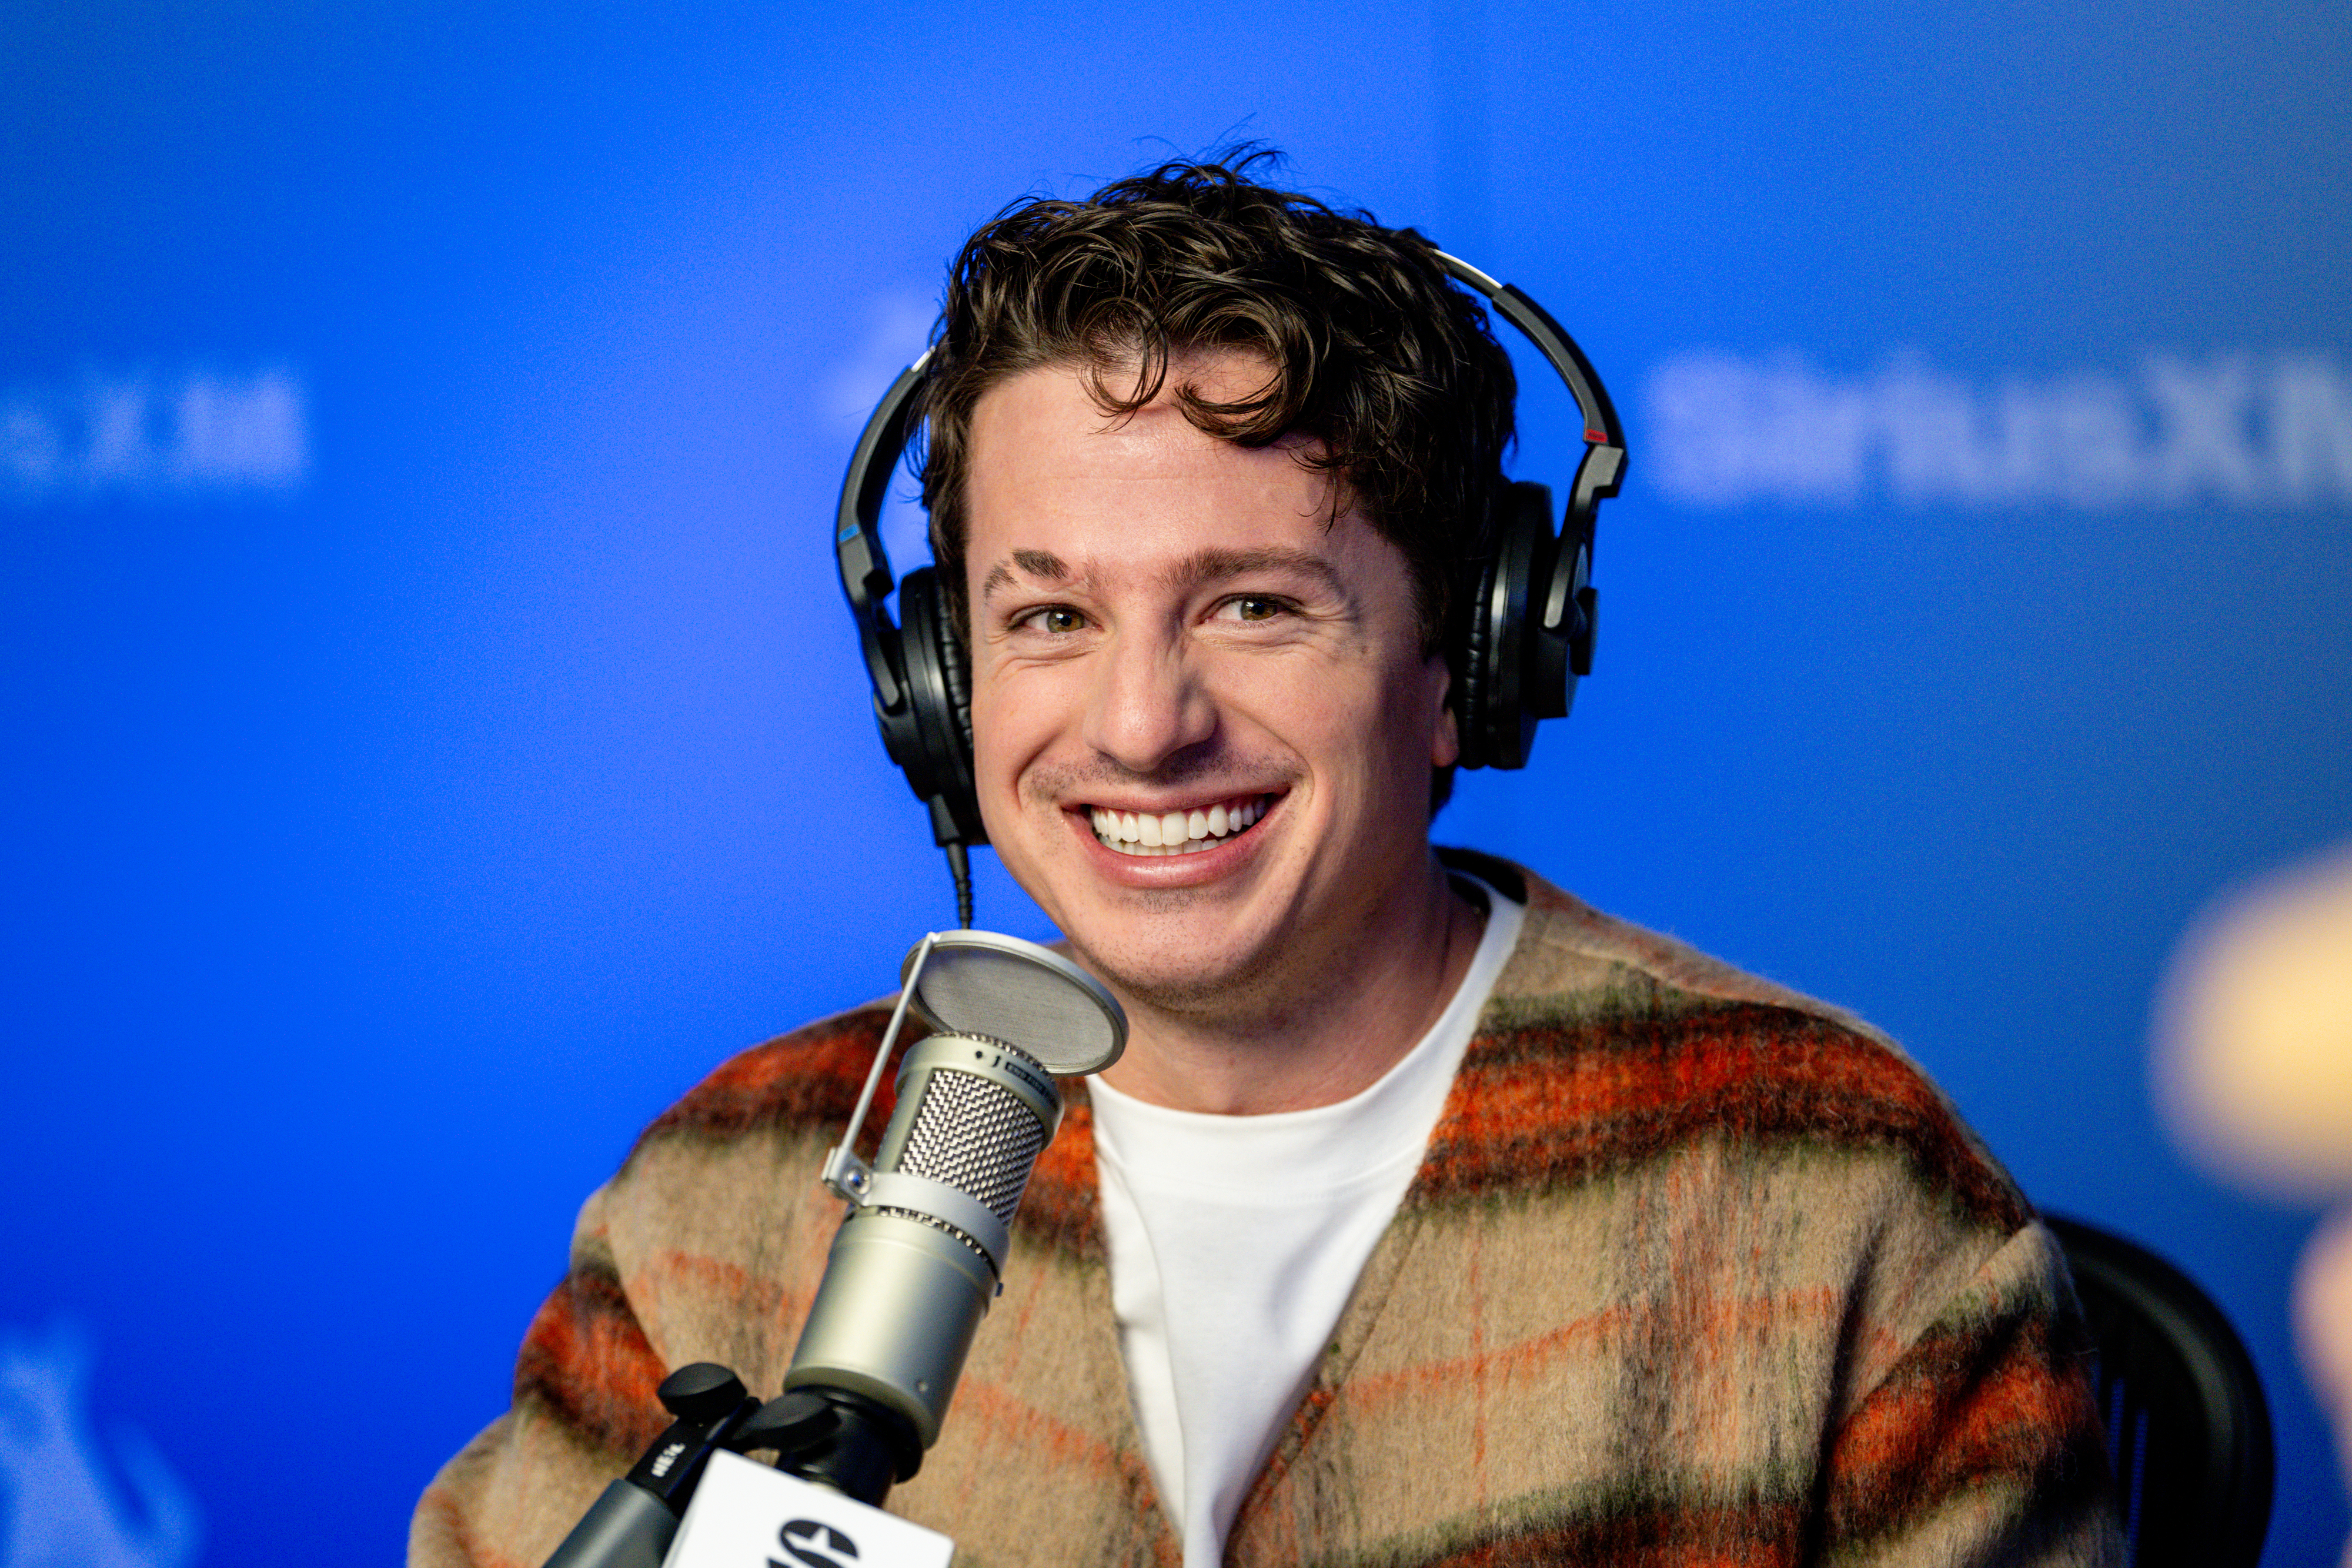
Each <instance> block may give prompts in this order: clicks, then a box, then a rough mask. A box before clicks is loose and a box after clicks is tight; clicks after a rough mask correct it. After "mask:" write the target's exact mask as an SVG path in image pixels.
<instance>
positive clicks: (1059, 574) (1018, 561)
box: [980, 549, 1077, 599]
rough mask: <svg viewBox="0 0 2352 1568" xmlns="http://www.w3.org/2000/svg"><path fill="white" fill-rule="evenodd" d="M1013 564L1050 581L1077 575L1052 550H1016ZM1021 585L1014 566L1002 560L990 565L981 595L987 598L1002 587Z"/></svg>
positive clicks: (1060, 580) (983, 580) (1068, 578)
mask: <svg viewBox="0 0 2352 1568" xmlns="http://www.w3.org/2000/svg"><path fill="white" fill-rule="evenodd" d="M1013 566H1017V567H1019V568H1020V569H1021V570H1024V571H1025V572H1027V573H1028V574H1029V575H1030V576H1032V577H1039V578H1044V579H1045V580H1046V581H1048V582H1067V581H1069V580H1070V579H1071V578H1073V577H1075V576H1076V575H1077V574H1076V573H1075V572H1073V571H1072V570H1070V569H1069V567H1068V566H1067V565H1066V564H1065V563H1064V562H1063V560H1062V558H1061V557H1060V556H1057V555H1055V554H1054V552H1053V551H1051V550H1042V549H1017V550H1014V551H1013ZM1019 586H1020V583H1019V582H1017V581H1016V580H1014V579H1013V570H1012V567H1008V566H1006V565H1005V564H1004V563H1003V561H1001V560H1000V561H998V562H997V563H996V564H995V565H994V566H992V567H990V568H989V569H988V575H987V576H986V577H985V578H982V580H981V584H980V596H981V597H982V599H986V598H988V597H989V596H990V595H991V594H992V593H994V592H995V591H997V590H998V589H1000V588H1018V587H1019Z"/></svg>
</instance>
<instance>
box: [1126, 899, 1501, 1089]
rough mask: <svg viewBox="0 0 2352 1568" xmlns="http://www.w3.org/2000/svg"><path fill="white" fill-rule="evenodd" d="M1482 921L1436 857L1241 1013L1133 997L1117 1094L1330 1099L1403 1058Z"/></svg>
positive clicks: (1442, 1003) (1460, 971)
mask: <svg viewBox="0 0 2352 1568" xmlns="http://www.w3.org/2000/svg"><path fill="white" fill-rule="evenodd" d="M1483 929H1484V920H1483V917H1482V916H1481V915H1480V914H1479V912H1478V911H1477V910H1476V909H1475V908H1474V907H1472V905H1471V904H1469V903H1468V902H1467V901H1466V900H1465V899H1464V898H1463V897H1462V895H1461V894H1458V893H1456V892H1455V891H1454V887H1453V884H1452V883H1451V881H1450V880H1449V879H1448V878H1447V876H1446V874H1445V873H1444V870H1443V869H1442V868H1440V867H1439V866H1438V865H1437V864H1436V862H1435V861H1434V859H1432V860H1431V862H1429V873H1428V876H1427V877H1426V879H1425V880H1421V879H1416V880H1415V881H1414V882H1413V883H1411V884H1409V885H1408V886H1406V887H1404V888H1402V889H1401V890H1400V895H1399V896H1398V897H1396V898H1394V899H1391V900H1385V901H1383V903H1382V904H1381V907H1380V908H1379V909H1378V910H1377V911H1375V912H1374V914H1373V916H1372V918H1370V919H1369V920H1367V921H1366V922H1365V924H1364V925H1363V926H1362V927H1361V928H1360V930H1359V931H1358V932H1356V933H1354V934H1353V938H1354V939H1353V940H1351V941H1349V943H1347V944H1346V945H1345V946H1346V948H1347V951H1346V952H1345V953H1344V955H1335V957H1336V959H1337V961H1334V962H1327V963H1322V964H1318V966H1316V967H1315V968H1316V969H1317V970H1319V973H1309V974H1307V975H1305V976H1303V977H1302V983H1299V984H1297V985H1294V986H1291V987H1286V988H1284V989H1285V992H1286V994H1285V995H1282V996H1280V997H1279V998H1275V997H1269V998H1267V999H1266V1000H1265V1005H1264V1006H1263V1007H1261V1008H1258V1009H1253V1010H1252V1012H1251V1014H1250V1016H1249V1017H1248V1018H1246V1019H1235V1018H1234V1017H1231V1016H1228V1017H1224V1018H1220V1019H1213V1020H1205V1019H1199V1018H1197V1017H1192V1016H1189V1015H1184V1014H1177V1013H1171V1012H1168V1011H1165V1010H1162V1009H1156V1008H1153V1007H1151V1006H1150V1005H1149V1004H1148V1003H1138V1002H1132V1001H1130V1002H1129V1006H1128V1015H1129V1017H1128V1024H1129V1030H1128V1043H1127V1051H1126V1054H1125V1055H1124V1056H1122V1057H1121V1058H1120V1059H1119V1061H1118V1064H1117V1065H1116V1066H1114V1067H1112V1068H1111V1069H1110V1070H1109V1071H1107V1072H1105V1073H1104V1075H1103V1076H1104V1077H1105V1079H1106V1080H1108V1082H1109V1083H1110V1084H1111V1086H1112V1087H1113V1088H1115V1089H1118V1091H1119V1092H1121V1093H1125V1094H1131V1095H1133V1096H1134V1097H1135V1098H1137V1099H1139V1100H1142V1101H1145V1102H1147V1103H1151V1104H1155V1105H1164V1106H1168V1107H1170V1108H1171V1109H1173V1110H1179V1111H1194V1112H1204V1113H1212V1114H1219V1115H1229V1116H1252V1115H1265V1114H1267V1113H1273V1112H1277V1111H1305V1110H1310V1109H1312V1108H1313V1107H1315V1106H1318V1105H1330V1104H1335V1103H1338V1102H1339V1101H1341V1100H1345V1099H1347V1098H1349V1096H1351V1095H1354V1094H1357V1093H1360V1092H1362V1091H1363V1090H1365V1089H1367V1088H1369V1087H1370V1086H1371V1085H1372V1084H1373V1083H1375V1082H1378V1081H1379V1080H1380V1078H1381V1075H1382V1074H1384V1073H1386V1072H1387V1071H1388V1070H1389V1069H1390V1068H1391V1067H1394V1066H1395V1065H1396V1064H1397V1063H1398V1062H1399V1061H1402V1060H1403V1058H1404V1056H1405V1054H1406V1053H1407V1052H1409V1051H1412V1048H1413V1047H1414V1046H1415V1045H1417V1044H1419V1043H1420V1041H1421V1040H1422V1037H1423V1035H1425V1034H1427V1033H1428V1032H1429V1030H1430V1029H1431V1027H1432V1026H1433V1025H1434V1024H1435V1023H1436V1021H1437V1019H1438V1017H1439V1015H1441V1014H1442V1013H1444V1010H1445V1008H1446V1004H1447V1003H1448V1002H1450V1001H1451V1000H1452V999H1453V998H1454V991H1455V990H1456V989H1457V988H1459V987H1460V986H1461V984H1462V977H1463V976H1464V975H1465V974H1466V973H1468V971H1469V968H1470V963H1471V960H1472V958H1473V957H1474V956H1475V955H1476V953H1477V950H1478V939H1479V936H1481V934H1482V932H1483Z"/></svg>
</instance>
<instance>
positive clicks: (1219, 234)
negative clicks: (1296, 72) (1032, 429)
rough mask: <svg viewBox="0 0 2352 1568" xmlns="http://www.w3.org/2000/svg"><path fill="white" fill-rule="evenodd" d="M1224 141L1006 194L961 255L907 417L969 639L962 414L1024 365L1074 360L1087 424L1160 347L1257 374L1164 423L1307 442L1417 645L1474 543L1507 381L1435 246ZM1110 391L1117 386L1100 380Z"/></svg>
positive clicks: (1116, 400) (1193, 399) (1149, 392)
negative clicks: (1392, 552) (1394, 577)
mask: <svg viewBox="0 0 2352 1568" xmlns="http://www.w3.org/2000/svg"><path fill="white" fill-rule="evenodd" d="M1276 162H1278V156H1277V155H1276V153H1274V152H1271V151H1270V150H1267V149H1264V148H1255V147H1240V148H1234V149H1231V150H1229V151H1228V152H1224V153H1223V154H1219V155H1216V156H1213V158H1211V159H1208V160H1202V161H1190V160H1186V161H1179V162H1168V163H1163V164H1161V165H1160V167H1158V168H1156V169H1153V170H1151V171H1150V172H1149V173H1144V174H1139V175H1136V176H1134V177H1133V178H1130V179H1125V180H1119V181H1117V182H1115V183H1111V184H1108V185H1106V186H1104V187H1103V188H1102V189H1101V190H1099V191H1097V192H1096V193H1094V194H1093V195H1092V196H1090V197H1088V198H1087V199H1086V200H1085V201H1079V202H1067V201H1052V200H1030V201H1024V202H1018V203H1015V204H1013V205H1012V206H1010V207H1007V208H1006V209H1005V210H1004V211H1003V212H1002V213H1000V214H997V216H996V217H995V218H993V219H992V220H991V221H990V222H989V223H988V224H987V225H984V226H983V227H982V229H981V230H980V231H979V232H978V233H977V234H975V235H972V236H971V239H970V240H969V241H967V242H966V243H965V245H964V247H963V250H962V253H961V255H959V256H957V257H956V260H955V265H954V267H952V268H951V269H950V272H949V275H948V288H947V298H946V302H945V304H944V305H943V307H942V308H941V310H940V319H939V323H938V325H937V327H936V328H935V329H933V332H932V340H931V344H932V347H931V357H930V361H929V365H928V366H927V367H926V375H925V380H924V383H923V386H922V389H921V391H920V392H919V396H918V401H917V402H916V405H915V412H914V418H915V420H916V421H917V422H919V423H918V424H917V426H916V427H917V428H918V429H919V430H920V431H922V433H923V440H922V443H921V444H920V445H919V448H918V461H919V473H920V475H921V478H922V486H923V504H924V506H925V507H928V508H929V512H930V517H931V549H932V554H933V556H934V557H935V558H936V559H937V560H938V562H939V567H940V577H941V578H942V579H943V580H944V586H945V587H946V590H947V591H948V593H949V595H950V605H951V606H952V607H953V611H954V614H955V620H956V624H957V626H958V628H959V629H960V630H962V631H964V632H966V633H967V634H968V633H969V632H970V627H971V622H970V614H971V610H970V604H969V600H968V590H967V586H966V583H965V580H964V538H965V531H966V525H967V519H966V517H965V514H964V508H963V489H964V480H965V476H966V473H967V471H968V467H969V465H970V463H971V416H972V410H973V408H974V407H975V406H976V405H977V404H978V403H979V402H980V399H981V397H982V394H983V393H985V392H987V391H988V390H989V388H991V387H992V386H994V385H995V384H996V383H998V382H1001V381H1003V380H1005V379H1007V378H1008V377H1011V376H1014V375H1018V374H1020V373H1021V372H1022V371H1028V370H1034V369H1036V368H1038V367H1040V366H1044V365H1066V364H1076V365H1080V366H1083V367H1085V368H1086V371H1087V381H1088V384H1089V389H1090V391H1091V392H1092V393H1093V395H1094V397H1095V400H1096V401H1097V402H1098V403H1099V404H1100V405H1101V407H1102V409H1103V411H1104V412H1105V413H1108V414H1123V413H1134V412H1135V411H1137V410H1139V409H1140V408H1142V407H1143V406H1144V405H1145V404H1147V403H1149V402H1151V401H1152V399H1153V398H1155V397H1157V396H1158V395H1159V394H1160V390H1161V388H1162V387H1163V385H1164V384H1165V383H1166V381H1167V378H1168V369H1169V361H1170V357H1171V354H1177V353H1181V352H1184V351H1186V350H1198V349H1207V348H1216V349H1238V350H1244V351H1246V352H1248V353H1252V354H1255V355H1256V356H1257V357H1258V358H1260V359H1262V360H1264V361H1265V362H1266V363H1267V365H1269V366H1270V367H1271V369H1272V374H1271V375H1270V377H1269V379H1268V380H1267V381H1266V382H1265V385H1264V386H1263V387H1261V388H1260V389H1259V390H1258V391H1257V392H1256V393H1255V395H1254V396H1251V397H1248V398H1246V399H1244V400H1243V401H1240V402H1211V401H1208V400H1206V399H1204V398H1202V396H1201V395H1200V394H1199V393H1198V392H1196V391H1195V389H1193V388H1192V387H1191V386H1189V385H1180V386H1179V387H1178V388H1177V389H1176V392H1175V397H1176V401H1177V402H1178V403H1179V405H1180V406H1181V408H1182V410H1183V412H1184V416H1185V417H1186V418H1187V419H1188V420H1190V421H1191V422H1192V423H1193V424H1194V425H1195V426H1197V427H1199V428H1200V429H1202V430H1204V431H1207V432H1208V433H1210V434H1213V435H1216V436H1219V437H1221V438H1223V439H1224V440H1227V441H1232V442H1234V443H1237V444H1241V445H1244V446H1264V445H1266V444H1269V443H1271V442H1274V441H1276V440H1277V439H1279V438H1281V437H1283V436H1285V435H1289V434H1304V435H1308V436H1312V437H1314V438H1315V440H1316V442H1317V443H1318V444H1319V452H1318V450H1317V448H1316V447H1312V446H1308V447H1302V448H1301V453H1302V455H1301V458H1300V460H1301V461H1302V462H1305V463H1307V464H1309V465H1312V466H1315V467H1319V468H1324V469H1328V470H1329V471H1331V472H1334V473H1336V474H1337V475H1339V476H1340V478H1341V479H1342V480H1343V481H1344V482H1345V483H1346V485H1347V486H1348V493H1349V497H1350V499H1351V500H1353V501H1354V503H1355V504H1356V505H1357V506H1359V507H1361V508H1362V510H1363V512H1364V515H1365V516H1366V517H1367V519H1368V520H1369V521H1370V523H1371V525H1372V526H1373V527H1374V528H1378V529H1379V530H1380V531H1381V534H1382V535H1383V536H1385V537H1386V538H1388V539H1389V540H1390V541H1391V542H1392V543H1393V544H1395V545H1396V547H1397V548H1398V549H1400V550H1401V551H1402V552H1403V554H1404V557H1405V560H1406V562H1407V564H1408V565H1409V567H1410V568H1411V570H1412V579H1413V583H1414V589H1415V597H1416V601H1417V608H1418V610H1419V612H1420V619H1421V626H1422V636H1423V648H1424V651H1426V652H1430V653H1434V652H1436V651H1437V650H1438V649H1439V648H1440V647H1442V646H1444V645H1445V644H1446V642H1447V638H1446V628H1447V625H1448V621H1449V617H1450V616H1451V615H1453V614H1454V612H1455V608H1456V607H1455V601H1456V599H1457V597H1458V596H1459V595H1458V593H1457V590H1456V583H1457V581H1458V580H1459V579H1460V578H1461V577H1462V575H1463V573H1464V570H1465V564H1464V563H1465V561H1467V560H1470V559H1475V558H1476V557H1477V556H1478V555H1479V553H1480V552H1482V551H1484V550H1485V549H1487V548H1488V543H1487V539H1488V534H1489V527H1488V522H1487V518H1488V515H1489V510H1490V507H1492V505H1493V502H1494V499H1495V497H1496V495H1497V493H1498V492H1499V489H1500V487H1501V486H1502V485H1503V484H1504V479H1503V472H1502V461H1503V454H1504V452H1505V450H1506V448H1507V447H1508V445H1509V444H1510V443H1511V439H1512V403H1513V399H1514V397H1515V395H1516V392H1517V382H1516V380H1515V378H1514V377H1513V375H1512V372H1511V361H1510V359H1509V357H1508V356H1507V355H1506V354H1505V353H1504V351H1503V350H1502V349H1501V347H1500V346H1499V345H1497V344H1496V341H1495V337H1494V333H1493V332H1492V330H1491V329H1489V328H1488V326H1487V324H1486V310H1485V308H1484V307H1483V305H1482V304H1481V303H1479V302H1478V301H1476V300H1475V299H1473V298H1471V297H1470V296H1469V295H1467V294H1465V293H1464V292H1463V291H1462V290H1461V289H1459V288H1457V287H1454V284H1453V283H1452V281H1451V280H1450V279H1449V278H1448V277H1446V275H1445V271H1444V267H1442V266H1441V265H1440V264H1439V262H1438V260H1437V258H1436V247H1435V246H1433V245H1432V244H1431V243H1430V241H1429V240H1428V239H1427V238H1425V237H1424V236H1423V235H1420V234H1418V233H1416V232H1415V231H1413V230H1412V229H1390V228H1382V227H1381V226H1380V225H1378V224H1377V223H1375V222H1373V221H1372V218H1371V215H1370V214H1368V213H1363V212H1352V213H1347V212H1335V211H1333V210H1332V209H1331V208H1329V207H1328V206H1326V205H1324V204H1322V203H1320V202H1318V201H1316V200H1314V199H1312V198H1311V197H1307V196H1303V195H1299V194H1297V193H1294V192H1289V191H1281V190H1276V189H1274V188H1272V187H1270V186H1267V185H1264V184H1261V183H1257V182H1256V181H1255V180H1253V179H1252V178H1251V177H1250V175H1251V172H1252V171H1253V170H1255V169H1257V168H1258V167H1260V166H1261V165H1264V164H1268V163H1276ZM1114 377H1115V378H1117V379H1118V381H1121V382H1126V383H1127V384H1126V386H1125V390H1123V391H1122V390H1118V388H1116V387H1114V386H1113V385H1112V381H1111V379H1112V378H1114Z"/></svg>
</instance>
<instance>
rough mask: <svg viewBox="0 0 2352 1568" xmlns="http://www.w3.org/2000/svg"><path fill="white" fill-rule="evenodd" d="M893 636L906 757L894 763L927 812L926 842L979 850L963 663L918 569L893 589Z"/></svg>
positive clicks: (926, 571) (939, 603)
mask: <svg viewBox="0 0 2352 1568" xmlns="http://www.w3.org/2000/svg"><path fill="white" fill-rule="evenodd" d="M898 635H899V639H900V643H901V646H903V647H904V649H905V650H906V659H907V702H908V709H909V718H910V720H911V724H910V725H909V728H910V729H911V730H912V732H913V733H912V734H911V735H910V736H909V737H908V740H909V742H910V745H909V747H908V749H909V751H910V752H911V753H912V755H910V756H907V757H903V758H899V765H900V766H901V767H903V768H906V770H907V778H908V781H909V782H910V783H912V784H913V785H914V787H915V793H916V794H917V795H919V796H920V797H922V799H923V800H924V802H925V803H926V804H927V805H929V807H930V809H931V835H932V837H933V838H934V839H936V840H937V841H939V842H940V843H942V844H948V843H963V844H984V843H986V842H988V830H987V829H986V828H985V827H983V826H982V824H981V820H980V794H979V791H978V790H977V789H975V788H974V787H973V784H972V768H971V661H970V660H969V659H968V658H967V657H966V656H965V654H964V649H963V642H962V639H961V638H959V637H958V636H957V635H956V632H955V617H954V615H953V614H952V613H951V612H950V610H949V608H948V605H947V602H946V595H944V594H943V593H941V592H940V574H939V570H938V569H937V568H935V567H929V566H925V567H918V568H917V569H916V570H913V571H910V572H908V574H907V576H906V578H905V580H903V581H901V582H900V583H899V584H898Z"/></svg>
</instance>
